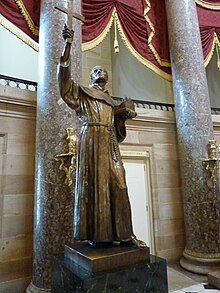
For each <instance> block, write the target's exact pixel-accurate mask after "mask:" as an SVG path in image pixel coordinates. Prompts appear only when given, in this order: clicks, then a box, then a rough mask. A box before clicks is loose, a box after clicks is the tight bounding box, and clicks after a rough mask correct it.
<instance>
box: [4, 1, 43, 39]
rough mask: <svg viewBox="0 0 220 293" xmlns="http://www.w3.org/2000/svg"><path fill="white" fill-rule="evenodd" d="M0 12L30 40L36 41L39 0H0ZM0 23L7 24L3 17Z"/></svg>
mask: <svg viewBox="0 0 220 293" xmlns="http://www.w3.org/2000/svg"><path fill="white" fill-rule="evenodd" d="M0 13H1V15H2V16H3V17H4V18H5V19H6V20H8V21H9V22H10V23H12V24H14V25H15V26H16V27H18V28H19V29H21V31H22V32H24V33H25V34H26V35H28V36H29V37H30V38H31V39H32V40H34V41H35V42H38V35H39V18H40V0H1V3H0ZM1 24H2V25H3V26H7V25H6V24H5V22H4V19H3V18H1ZM7 28H8V27H7ZM10 28H11V27H10ZM10 30H12V29H10ZM12 32H14V31H12ZM18 37H20V38H22V37H21V36H18Z"/></svg>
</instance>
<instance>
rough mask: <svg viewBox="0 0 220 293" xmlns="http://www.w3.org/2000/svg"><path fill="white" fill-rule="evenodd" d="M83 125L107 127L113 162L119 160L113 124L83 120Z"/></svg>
mask: <svg viewBox="0 0 220 293" xmlns="http://www.w3.org/2000/svg"><path fill="white" fill-rule="evenodd" d="M83 126H104V127H107V129H108V131H110V132H111V139H110V141H111V153H112V159H113V160H114V161H115V162H118V161H119V162H121V157H120V151H119V147H118V142H117V138H116V134H115V131H113V130H114V129H115V127H114V125H112V124H109V123H105V122H85V123H83Z"/></svg>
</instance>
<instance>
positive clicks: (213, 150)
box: [203, 139, 219, 183]
mask: <svg viewBox="0 0 220 293" xmlns="http://www.w3.org/2000/svg"><path fill="white" fill-rule="evenodd" d="M216 143H217V141H216V140H215V139H211V140H209V143H208V145H207V153H208V158H207V159H205V160H203V164H204V166H205V169H206V170H207V171H208V172H209V174H210V179H211V182H212V183H215V182H216V181H217V170H218V169H219V150H218V146H217V145H216Z"/></svg>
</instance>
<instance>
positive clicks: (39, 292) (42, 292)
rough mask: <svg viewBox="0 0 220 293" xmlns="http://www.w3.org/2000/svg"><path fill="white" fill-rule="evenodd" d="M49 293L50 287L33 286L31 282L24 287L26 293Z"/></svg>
mask: <svg viewBox="0 0 220 293" xmlns="http://www.w3.org/2000/svg"><path fill="white" fill-rule="evenodd" d="M46 292H47V293H49V292H51V289H44V288H39V287H37V286H35V285H34V284H33V283H32V282H31V283H30V284H29V286H28V287H27V289H26V293H46Z"/></svg>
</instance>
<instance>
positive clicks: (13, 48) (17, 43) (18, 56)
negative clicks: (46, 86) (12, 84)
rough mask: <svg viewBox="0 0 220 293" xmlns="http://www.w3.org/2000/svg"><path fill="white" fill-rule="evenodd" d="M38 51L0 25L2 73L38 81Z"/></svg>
mask: <svg viewBox="0 0 220 293" xmlns="http://www.w3.org/2000/svg"><path fill="white" fill-rule="evenodd" d="M37 71H38V53H37V52H36V51H34V50H33V49H32V48H30V47H29V46H27V45H26V44H25V43H24V42H22V41H21V40H20V39H18V38H17V37H16V36H15V35H13V34H12V33H10V32H9V31H8V30H6V29H5V28H4V27H2V26H0V74H3V75H8V76H11V77H17V78H21V79H27V80H31V81H37Z"/></svg>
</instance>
